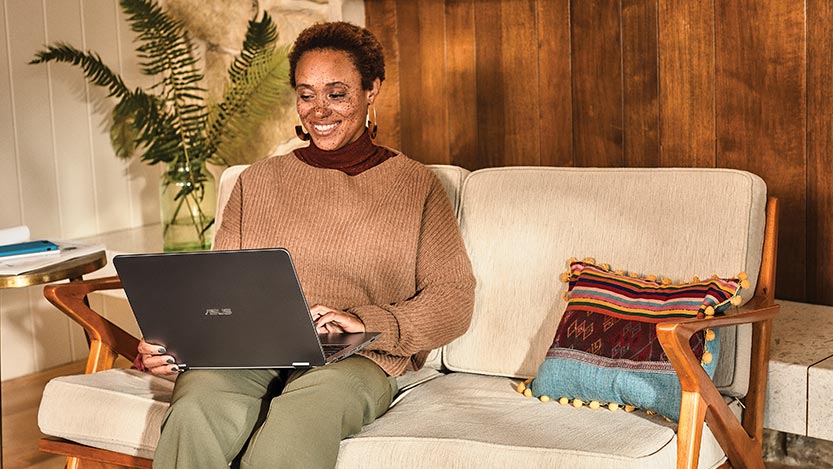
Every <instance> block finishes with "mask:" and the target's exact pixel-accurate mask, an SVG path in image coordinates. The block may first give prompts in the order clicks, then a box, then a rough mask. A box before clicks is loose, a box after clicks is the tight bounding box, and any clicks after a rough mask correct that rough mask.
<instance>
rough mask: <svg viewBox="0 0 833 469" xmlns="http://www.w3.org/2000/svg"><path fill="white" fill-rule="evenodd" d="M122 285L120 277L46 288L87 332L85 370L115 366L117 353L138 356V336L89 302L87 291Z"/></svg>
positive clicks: (47, 294)
mask: <svg viewBox="0 0 833 469" xmlns="http://www.w3.org/2000/svg"><path fill="white" fill-rule="evenodd" d="M119 288H122V285H121V280H119V278H118V277H105V278H98V279H91V280H84V281H80V282H69V283H60V284H54V285H47V286H45V287H44V288H43V296H45V297H46V299H47V300H49V302H50V303H52V304H53V305H55V307H57V308H58V309H59V310H61V311H62V312H63V313H64V314H66V315H67V316H69V317H70V318H71V319H72V320H73V321H75V322H77V323H78V324H80V325H81V327H83V328H84V330H85V331H86V332H87V336H88V337H89V339H90V354H89V356H88V357H87V367H86V373H95V372H97V371H103V370H108V369H110V368H112V367H113V363H114V362H115V360H116V357H117V355H121V356H123V357H125V358H127V359H128V360H130V361H133V359H134V358H135V357H136V354H137V351H136V347H137V346H138V345H139V339H137V338H136V337H133V335H131V334H130V333H128V332H126V331H125V330H124V329H122V328H120V327H119V326H117V325H115V324H113V323H112V322H110V321H109V320H108V319H106V318H104V317H103V316H101V315H100V314H98V313H97V312H95V311H94V310H93V309H92V308H90V306H89V304H88V302H87V295H88V294H90V293H92V292H94V291H101V290H114V289H119Z"/></svg>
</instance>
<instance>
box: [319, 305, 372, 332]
mask: <svg viewBox="0 0 833 469" xmlns="http://www.w3.org/2000/svg"><path fill="white" fill-rule="evenodd" d="M309 312H310V313H312V318H313V319H314V320H315V326H316V328H317V329H318V332H319V333H320V334H326V333H329V332H365V330H364V323H363V322H362V320H361V319H359V317H358V316H356V315H355V314H353V313H347V312H344V311H339V310H337V309H333V308H330V307H328V306H324V305H314V306H313V307H312V308H310V310H309Z"/></svg>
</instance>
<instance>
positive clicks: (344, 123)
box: [295, 49, 380, 150]
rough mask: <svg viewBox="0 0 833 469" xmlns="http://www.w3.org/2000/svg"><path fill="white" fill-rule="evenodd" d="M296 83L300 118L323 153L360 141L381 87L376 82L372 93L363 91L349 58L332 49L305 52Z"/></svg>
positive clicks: (358, 74) (299, 60) (357, 74)
mask: <svg viewBox="0 0 833 469" xmlns="http://www.w3.org/2000/svg"><path fill="white" fill-rule="evenodd" d="M295 83H296V86H295V94H296V96H297V101H296V107H297V109H298V116H299V117H300V118H301V123H302V124H303V125H304V128H306V129H307V132H309V134H310V137H311V138H312V141H313V143H315V146H317V147H318V148H320V149H322V150H338V149H339V148H341V147H343V146H345V145H347V144H349V143H352V142H355V141H356V140H358V138H359V137H360V136H361V135H362V132H364V129H365V123H366V119H367V107H368V106H369V105H370V104H373V101H374V100H375V99H376V95H377V94H378V93H379V86H380V81H379V79H378V78H377V79H376V80H374V82H373V88H372V89H370V90H364V89H362V77H361V74H360V73H359V71H358V69H356V67H355V65H353V61H352V60H350V56H349V55H348V54H347V53H346V52H343V51H336V50H330V49H316V50H311V51H308V52H304V54H303V55H302V56H301V58H300V59H298V63H297V64H296V66H295Z"/></svg>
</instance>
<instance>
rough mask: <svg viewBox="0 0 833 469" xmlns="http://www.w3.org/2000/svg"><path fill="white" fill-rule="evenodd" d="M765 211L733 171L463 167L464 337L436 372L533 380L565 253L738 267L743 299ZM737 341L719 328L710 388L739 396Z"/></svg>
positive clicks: (622, 261)
mask: <svg viewBox="0 0 833 469" xmlns="http://www.w3.org/2000/svg"><path fill="white" fill-rule="evenodd" d="M765 205H766V187H765V185H764V182H763V181H762V180H761V179H760V178H759V177H757V176H755V175H753V174H751V173H747V172H743V171H736V170H727V169H667V168H663V169H656V168H652V169H621V168H617V169H602V168H552V167H506V168H489V169H483V170H479V171H475V172H473V173H471V174H470V175H469V176H468V177H467V178H466V181H465V183H464V184H463V190H462V194H461V202H460V212H459V216H460V223H461V229H462V232H463V237H464V240H465V242H466V247H467V249H468V252H469V255H470V257H471V260H472V265H473V268H474V273H475V276H476V278H477V289H476V293H475V310H474V316H473V318H472V324H471V327H470V329H469V331H468V332H467V333H466V334H465V335H463V336H462V337H461V338H459V339H457V340H456V341H454V342H452V343H451V344H450V345H448V346H447V347H446V348H445V351H444V354H443V361H444V364H445V365H446V367H448V368H449V369H450V370H452V371H466V372H472V373H480V374H487V375H497V376H509V377H524V378H525V377H532V376H534V375H535V373H536V370H537V369H538V366H539V365H540V364H541V362H542V361H543V359H544V356H545V354H546V352H547V349H548V348H549V346H550V345H551V344H552V340H553V336H554V334H555V330H556V326H557V324H558V322H559V320H560V318H561V315H562V313H563V311H564V308H565V302H564V299H563V298H562V296H563V294H564V292H565V290H566V284H564V283H562V282H560V281H559V276H560V275H561V273H562V272H564V271H565V270H566V269H567V264H566V262H567V260H568V259H569V258H571V257H576V258H578V259H582V258H586V257H594V258H595V259H598V261H599V262H606V263H609V264H610V265H614V266H617V268H623V269H626V270H628V271H632V272H642V273H644V274H651V273H655V274H660V275H663V276H666V277H670V278H671V279H673V280H675V281H680V280H689V279H691V278H692V277H693V276H695V275H696V276H700V277H702V278H705V277H708V276H710V275H712V274H717V275H719V276H721V277H731V276H735V275H737V274H738V273H739V272H742V271H745V272H747V273H748V275H749V279H750V280H751V281H752V285H751V286H750V288H749V289H748V290H746V291H747V292H753V291H754V289H755V282H756V280H757V276H758V270H759V268H760V262H761V249H762V245H763V233H764V221H765V220H764V218H765V214H764V208H765ZM750 294H751V293H750ZM749 334H750V329H749V328H748V327H747V328H746V330H744V329H743V328H740V329H739V330H734V329H732V330H729V329H724V330H722V331H721V340H722V343H721V356H720V359H719V363H718V371H717V373H716V375H715V381H716V383H717V384H718V385H719V386H721V387H722V390H723V391H724V392H727V393H729V394H736V395H744V394H745V392H746V386H747V381H748V371H749V343H750V339H749ZM728 336H731V337H728ZM727 337H728V338H727Z"/></svg>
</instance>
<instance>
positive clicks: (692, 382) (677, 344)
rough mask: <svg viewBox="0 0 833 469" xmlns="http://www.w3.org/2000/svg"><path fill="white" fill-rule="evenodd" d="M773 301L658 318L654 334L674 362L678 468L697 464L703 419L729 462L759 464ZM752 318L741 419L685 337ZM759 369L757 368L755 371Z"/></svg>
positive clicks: (774, 313) (748, 320)
mask: <svg viewBox="0 0 833 469" xmlns="http://www.w3.org/2000/svg"><path fill="white" fill-rule="evenodd" d="M779 309H780V306H779V305H769V306H761V305H760V302H755V304H752V305H749V306H747V307H744V308H740V310H739V311H738V312H737V313H735V314H732V315H728V316H721V317H714V318H709V319H691V320H684V321H675V322H668V323H660V324H658V325H657V338H658V339H659V341H660V344H662V348H663V350H664V351H665V353H666V355H667V356H668V359H669V361H670V362H671V364H672V365H673V366H674V370H675V371H676V372H677V375H678V376H679V379H680V385H681V387H682V401H681V403H680V423H679V427H678V431H677V439H678V451H677V467H678V468H683V467H685V468H695V467H697V458H698V456H699V454H700V441H701V437H702V431H703V422H704V420H705V421H706V422H708V424H709V429H710V430H711V431H712V433H713V434H714V436H715V438H716V439H717V441H718V442H719V443H720V446H721V447H722V448H723V450H724V451H725V452H726V455H727V456H728V458H729V460H730V461H731V462H732V463H733V465H735V466H741V467H761V468H762V467H763V461H762V460H761V459H760V455H761V445H762V438H763V417H764V403H765V402H764V400H765V398H766V367H767V361H768V355H769V340H770V336H771V327H772V319H773V318H774V317H775V315H776V314H777V313H778V310H779ZM741 324H752V328H753V331H752V341H753V353H752V364H751V369H752V372H751V374H750V383H749V392H748V393H747V396H746V398H745V399H744V400H745V401H746V410H745V411H744V415H743V423H742V424H741V423H740V422H738V421H737V419H736V418H735V416H734V414H733V413H732V411H731V410H730V409H729V406H728V405H727V404H726V402H725V401H724V400H723V396H722V395H721V394H720V392H719V391H718V390H717V387H716V386H715V384H714V383H713V382H712V380H711V379H710V378H709V376H708V375H707V374H706V372H705V370H703V367H702V365H701V364H700V360H699V359H697V357H696V356H695V355H694V352H693V351H692V349H691V345H690V343H689V340H690V339H691V336H692V335H693V334H694V333H695V332H697V331H700V330H703V329H706V328H716V327H725V326H734V325H741ZM761 370H763V371H762V372H761Z"/></svg>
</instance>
